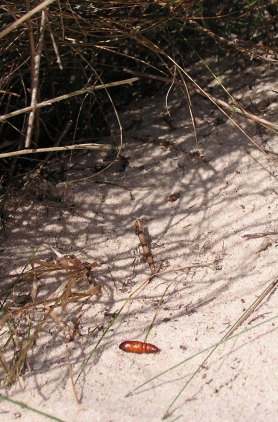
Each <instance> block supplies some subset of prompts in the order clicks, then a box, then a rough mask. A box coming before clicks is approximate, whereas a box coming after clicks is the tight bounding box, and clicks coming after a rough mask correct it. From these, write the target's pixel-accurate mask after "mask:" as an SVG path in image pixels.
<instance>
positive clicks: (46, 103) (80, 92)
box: [0, 78, 139, 122]
mask: <svg viewBox="0 0 278 422" xmlns="http://www.w3.org/2000/svg"><path fill="white" fill-rule="evenodd" d="M138 79H139V78H130V79H125V80H123V81H117V82H111V83H110V84H103V85H96V86H90V87H89V88H83V89H79V90H78V91H74V92H70V93H69V94H65V95H60V96H59V97H55V98H52V99H51V100H46V101H42V102H41V103H38V104H36V106H29V107H24V108H22V109H20V110H16V111H13V112H12V113H9V114H4V115H3V116H0V122H4V121H5V120H7V119H9V118H10V117H14V116H18V115H19V114H22V113H28V112H29V111H31V110H33V109H34V108H36V109H37V108H42V107H46V106H49V105H51V104H53V103H57V102H59V101H62V100H66V99H68V98H71V97H75V96H77V95H83V94H87V93H88V92H89V93H91V92H94V91H97V90H99V89H106V88H111V87H113V86H118V85H125V84H132V83H133V82H135V81H138Z"/></svg>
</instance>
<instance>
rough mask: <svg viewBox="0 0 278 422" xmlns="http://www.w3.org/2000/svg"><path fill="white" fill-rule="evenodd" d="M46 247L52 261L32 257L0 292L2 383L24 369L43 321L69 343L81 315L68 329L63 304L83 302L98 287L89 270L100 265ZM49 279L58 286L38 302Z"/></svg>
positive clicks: (10, 380)
mask: <svg viewBox="0 0 278 422" xmlns="http://www.w3.org/2000/svg"><path fill="white" fill-rule="evenodd" d="M41 246H44V247H48V245H41ZM49 248H50V249H51V250H52V251H54V252H55V253H56V255H57V260H56V262H47V261H44V260H41V259H37V258H33V259H32V260H31V262H30V266H31V269H29V270H28V271H24V272H23V273H22V274H20V275H16V276H14V275H10V276H8V277H10V278H11V277H16V281H15V282H14V283H13V286H12V287H11V288H10V289H9V290H8V291H7V292H3V293H2V303H1V307H0V309H1V312H2V315H3V316H2V318H1V320H0V329H1V352H0V364H1V366H2V369H3V373H4V377H3V379H2V381H4V379H5V381H6V383H8V384H9V383H11V382H14V381H15V380H16V379H17V378H18V376H19V375H20V373H21V372H22V371H24V370H25V369H26V368H28V359H27V354H28V353H29V351H30V349H31V348H32V346H33V345H34V343H35V341H36V339H37V338H38V336H39V335H40V332H41V331H42V328H43V326H44V325H45V324H46V322H47V321H49V320H50V321H51V320H53V322H54V323H55V324H58V325H59V327H60V328H61V329H62V330H63V332H64V337H65V342H66V343H68V342H70V341H73V340H74V337H75V334H76V331H77V328H78V325H79V324H80V319H81V316H82V315H79V316H76V323H75V326H74V327H73V329H71V328H69V327H68V326H67V324H66V323H64V322H63V321H62V319H63V314H64V313H65V311H66V307H67V305H68V304H69V303H76V302H82V303H84V301H88V300H90V298H91V297H92V296H94V295H97V294H98V293H99V292H100V285H95V283H94V278H93V274H92V270H93V269H95V268H97V267H100V264H97V263H96V262H94V263H92V264H89V263H87V262H81V261H80V260H79V259H77V258H76V257H75V256H74V255H69V256H62V255H61V254H59V253H58V252H56V251H55V250H54V249H53V248H51V247H49ZM53 278H54V279H55V278H57V279H58V280H59V283H60V285H59V287H58V288H57V289H56V290H55V292H54V293H52V294H50V295H49V296H48V297H46V298H44V299H40V296H42V295H41V294H40V291H41V290H43V285H44V283H45V282H46V281H47V280H48V279H51V280H52V282H53ZM40 280H43V281H44V283H43V282H41V281H40ZM84 280H85V281H87V284H88V289H87V290H85V291H79V290H80V288H78V285H80V284H81V283H82V282H84ZM42 294H43V293H42ZM58 314H59V316H58Z"/></svg>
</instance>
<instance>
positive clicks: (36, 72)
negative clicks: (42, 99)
mask: <svg viewBox="0 0 278 422" xmlns="http://www.w3.org/2000/svg"><path fill="white" fill-rule="evenodd" d="M45 24H46V14H45V11H44V10H43V11H42V18H41V26H40V36H39V42H38V47H37V52H36V55H35V59H34V80H33V81H32V96H31V107H34V108H33V110H32V111H31V113H30V115H29V119H28V127H27V134H26V140H25V148H29V147H30V144H31V137H32V133H33V128H34V120H35V116H36V104H37V96H38V86H39V74H40V63H41V54H42V47H43V40H44V32H45Z"/></svg>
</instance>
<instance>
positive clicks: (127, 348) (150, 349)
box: [119, 341, 160, 353]
mask: <svg viewBox="0 0 278 422" xmlns="http://www.w3.org/2000/svg"><path fill="white" fill-rule="evenodd" d="M119 348H120V349H121V350H123V351H124V352H129V353H158V352H160V349H159V348H158V347H156V346H154V345H153V344H150V343H142V341H124V342H123V343H121V344H120V345H119Z"/></svg>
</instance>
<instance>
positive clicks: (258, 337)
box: [0, 59, 278, 422]
mask: <svg viewBox="0 0 278 422" xmlns="http://www.w3.org/2000/svg"><path fill="white" fill-rule="evenodd" d="M213 62H214V59H212V60H211V63H213ZM242 69H243V67H240V66H238V65H232V63H230V62H227V61H225V63H224V64H221V65H217V66H216V65H213V70H214V71H215V73H216V74H217V75H219V77H220V79H221V81H222V82H223V83H224V84H225V86H226V87H227V88H228V89H229V90H230V92H231V93H232V94H233V95H234V96H235V98H237V99H238V100H239V101H240V103H241V104H242V105H244V106H245V107H246V108H247V110H248V111H250V112H251V113H254V114H256V115H258V116H261V117H263V118H265V119H268V120H269V121H272V122H276V123H277V116H278V112H277V105H278V95H277V93H275V92H273V91H272V90H276V91H277V90H278V85H277V71H276V70H275V68H271V67H268V66H267V65H261V64H259V63H252V62H250V67H249V68H248V70H247V71H245V74H244V73H243V70H242ZM191 75H192V76H193V77H194V78H196V79H197V80H198V81H199V82H200V84H202V87H203V88H204V89H206V90H208V91H209V92H210V93H212V94H213V95H215V96H218V97H219V98H220V95H221V96H222V98H223V94H221V89H220V88H219V87H217V86H216V84H215V82H213V79H212V77H211V75H210V74H209V73H204V72H203V71H200V65H198V64H196V65H195V66H194V68H193V69H191ZM166 93H167V90H163V92H160V93H159V94H157V95H155V96H154V97H152V98H149V99H147V100H146V99H144V100H138V101H136V102H134V104H132V105H130V106H129V107H126V109H125V110H122V111H121V113H120V115H121V120H122V123H123V128H124V140H125V144H124V148H123V151H122V158H121V160H120V161H119V162H118V163H117V164H115V165H114V166H112V167H111V168H110V169H109V170H108V171H107V172H104V173H102V174H101V175H99V176H97V177H96V179H97V181H98V182H102V183H95V180H96V179H89V180H86V181H83V182H79V183H73V184H65V183H61V184H59V185H57V186H54V185H53V186H52V189H53V193H52V194H49V195H46V197H45V196H44V197H43V198H42V197H41V195H39V194H38V193H36V192H37V191H35V187H34V189H33V190H32V189H31V190H30V191H29V194H28V195H26V196H25V197H24V198H23V199H22V200H21V203H20V206H19V207H18V209H17V211H16V213H15V214H14V213H12V212H11V217H10V220H9V221H8V225H7V230H6V232H5V236H4V238H3V241H2V247H1V252H2V274H7V273H16V272H19V271H21V269H22V268H23V266H24V264H25V263H26V261H27V260H28V258H29V256H30V255H31V253H32V252H33V250H34V248H36V247H37V246H38V245H40V244H41V243H47V244H49V245H51V246H52V247H54V248H56V249H57V250H58V251H59V252H60V253H61V254H65V255H66V254H74V255H75V256H76V257H77V258H79V259H80V260H82V261H87V262H94V261H97V262H99V263H101V264H102V266H101V267H99V268H96V270H95V271H94V276H95V281H96V283H97V284H100V285H101V286H102V287H101V293H100V294H99V295H98V296H92V298H91V299H90V300H89V301H85V302H83V303H81V302H80V303H79V304H77V303H76V304H73V305H70V306H69V307H68V308H67V310H66V311H65V312H64V313H63V314H59V317H60V318H61V320H62V321H63V322H64V323H65V324H67V326H69V327H72V326H73V325H74V323H75V322H76V320H77V318H78V316H79V315H80V314H82V317H81V319H80V324H79V326H78V330H77V333H76V336H75V339H74V341H72V342H70V343H69V344H68V347H69V352H70V359H71V363H72V367H73V373H74V379H76V377H77V375H78V373H79V371H80V369H81V368H82V365H83V364H84V362H85V361H86V359H87V358H88V356H89V355H90V353H91V352H92V350H93V349H94V347H95V346H96V344H97V342H98V341H99V340H100V338H101V336H102V334H103V332H104V330H105V329H107V327H108V326H109V323H110V322H111V321H112V319H113V314H114V313H116V312H118V311H119V309H120V308H121V306H122V305H123V304H124V302H125V300H126V299H127V298H128V297H129V295H130V294H131V293H132V292H134V291H135V290H136V289H137V288H138V287H139V286H140V285H142V283H144V281H146V280H147V279H148V277H149V276H150V269H149V267H148V265H147V263H146V262H144V260H143V259H142V250H141V248H140V244H139V239H138V236H137V235H136V234H135V229H134V223H135V220H136V219H138V218H140V219H142V221H143V222H144V227H145V230H146V233H147V234H148V236H149V241H150V242H151V249H152V253H153V256H154V259H155V262H156V264H157V266H158V267H159V266H160V271H161V272H163V274H161V275H158V276H157V277H154V278H153V279H152V280H151V282H150V283H147V284H146V285H145V286H144V287H142V288H141V289H139V290H138V291H137V293H136V294H134V296H133V298H132V300H130V301H129V302H128V303H127V304H126V306H125V307H124V309H123V311H122V313H121V315H120V316H119V318H118V319H117V320H116V322H115V324H114V325H113V326H112V327H111V329H110V330H109V331H108V332H107V334H106V336H105V337H104V338H103V339H102V341H101V342H100V344H99V346H98V347H97V349H96V351H95V353H94V354H93V355H92V357H91V359H90V360H89V363H88V365H87V367H86V369H85V371H84V372H83V373H82V374H81V376H80V378H79V381H78V383H77V392H78V395H79V397H80V400H81V404H80V405H79V404H77V403H76V401H75V398H74V394H73V391H72V387H71V382H70V378H69V373H68V365H67V353H66V346H65V341H64V335H63V331H62V330H61V328H60V326H59V325H58V324H56V323H54V322H53V320H50V321H49V322H48V323H47V324H46V325H45V326H44V328H43V330H42V332H41V334H40V336H39V338H38V340H37V342H36V345H35V346H34V347H33V349H32V352H31V353H30V354H29V355H28V365H29V369H26V371H25V372H24V374H22V376H21V377H20V382H18V383H16V384H14V385H13V386H12V387H10V388H5V387H2V389H1V393H2V394H3V395H5V396H8V397H10V398H11V399H13V400H17V401H20V402H23V403H25V404H27V405H29V406H31V407H33V408H35V409H38V410H40V411H42V412H45V413H49V414H51V415H54V416H55V417H56V418H57V419H56V420H62V421H67V422H70V421H77V420H82V421H94V422H97V421H99V422H108V421H109V422H116V421H123V420H124V421H130V422H138V421H153V422H155V421H159V420H161V418H162V417H163V415H164V414H165V412H166V411H167V409H168V408H169V406H171V403H172V401H173V400H174V399H175V397H176V396H177V394H178V393H179V392H180V391H181V389H182V388H183V387H184V386H185V384H186V383H187V381H188V380H189V379H190V377H191V375H192V374H193V373H194V371H196V369H197V368H198V366H199V365H200V364H201V363H202V362H203V360H204V359H205V357H206V356H207V355H208V353H209V351H207V352H204V353H202V354H200V355H198V356H196V357H194V358H192V359H190V360H188V361H187V359H188V358H189V357H191V356H194V355H195V354H196V353H198V352H200V351H202V350H204V349H206V348H208V347H210V346H212V345H214V344H215V343H217V342H219V340H220V339H221V338H222V337H223V336H224V335H225V333H227V332H228V330H229V329H230V328H231V327H232V325H233V324H234V323H235V322H236V321H237V319H238V318H239V317H240V316H241V315H242V314H243V313H244V311H245V310H246V309H247V308H248V307H249V306H250V305H251V304H252V303H253V302H254V300H255V299H256V298H257V297H258V296H259V295H260V294H261V293H262V292H263V291H264V289H265V288H266V287H267V286H268V285H269V284H270V282H271V281H272V280H273V278H274V277H275V276H277V271H278V269H277V266H276V262H277V249H276V247H277V246H278V236H277V235H275V234H274V235H268V236H263V237H260V238H255V239H247V238H244V237H243V235H245V234H251V233H260V232H273V231H274V232H275V231H276V230H278V227H277V222H276V219H277V207H278V181H277V176H278V169H277V164H276V163H277V162H278V160H277V158H276V157H277V153H278V145H277V141H278V137H277V135H276V134H274V133H272V132H270V131H268V130H266V129H264V128H263V127H260V126H259V125H258V124H255V123H254V122H250V121H248V120H245V119H239V118H236V117H235V116H234V117H235V119H236V121H237V122H238V123H239V124H240V126H241V127H242V128H243V129H244V130H246V131H247V133H248V134H249V135H251V136H252V137H253V139H254V140H255V141H256V142H257V143H258V144H259V145H260V147H261V148H262V149H264V150H266V151H268V153H269V155H270V156H271V157H272V158H273V159H274V160H276V163H275V162H274V161H272V160H271V159H268V158H267V157H266V156H265V155H264V154H263V153H262V152H261V151H259V150H258V148H256V146H254V145H253V144H252V143H250V141H248V139H247V138H246V137H245V136H244V135H243V134H242V133H241V132H240V131H239V130H238V129H236V128H235V127H234V125H233V124H232V123H231V122H230V121H229V120H227V118H225V116H223V115H222V114H221V113H220V112H219V111H218V110H217V109H216V108H215V107H214V106H213V105H212V104H211V103H210V102H209V101H208V100H206V99H204V98H202V97H200V96H199V95H197V94H196V95H193V103H194V109H195V115H196V122H197V128H198V135H199V143H200V155H199V156H198V154H196V153H195V152H194V151H195V150H196V145H195V140H194V135H193V130H192V125H191V121H190V116H189V111H188V107H187V103H186V100H185V98H184V97H183V95H182V93H181V92H180V91H179V90H178V89H177V88H174V89H172V90H171V91H170V93H169V95H168V97H167V101H168V103H167V104H168V111H167V108H166ZM168 112H169V113H170V115H169V113H168ZM115 130H116V126H115ZM96 159H97V160H98V162H99V163H100V164H101V163H102V164H103V161H102V160H103V156H101V154H96V153H88V152H86V153H79V154H78V155H77V156H76V157H74V159H73V162H74V163H75V166H73V168H72V170H70V172H69V178H70V180H73V179H77V178H81V177H86V176H89V175H92V174H93V170H94V166H95V163H96ZM54 167H55V166H54ZM41 183H42V184H43V183H45V182H43V181H41ZM35 185H36V186H37V187H38V186H39V182H38V181H36V183H35ZM42 186H44V185H42ZM47 186H48V187H49V185H47ZM40 189H43V188H40ZM45 189H46V187H45ZM173 194H179V198H178V199H177V200H176V201H173V202H172V201H169V200H167V197H169V196H170V195H173ZM57 197H59V198H62V202H61V201H60V202H58V201H57V200H56V199H57ZM19 198H20V193H19ZM168 199H169V198H168ZM37 257H38V258H42V259H47V260H50V259H51V258H53V257H54V256H53V254H52V253H51V252H49V251H47V250H41V251H39V252H38V255H37ZM180 267H183V268H184V269H183V270H179V268H180ZM186 267H187V268H186ZM168 270H169V272H166V271H168ZM57 283H59V280H58V281H57V279H56V280H50V281H49V280H48V279H45V280H42V281H40V291H39V295H41V296H39V297H42V298H46V297H48V296H49V294H51V293H53V291H55V290H56V288H57ZM277 302H278V299H277V292H276V291H273V292H272V293H271V294H269V295H267V297H266V298H265V299H264V300H263V301H262V303H261V304H260V305H259V306H258V307H257V308H256V309H255V311H254V312H253V313H252V315H250V317H249V318H248V319H247V320H246V321H245V322H244V324H243V325H242V326H241V327H240V328H238V329H237V331H236V332H235V334H236V333H238V332H240V331H243V330H244V329H246V328H253V329H251V330H249V331H247V332H245V333H244V334H242V335H240V336H238V337H234V338H232V339H230V340H229V341H228V342H227V343H225V344H222V345H221V346H220V347H218V348H217V349H216V350H215V351H214V353H213V354H212V356H211V357H210V358H209V359H208V360H207V362H206V363H205V364H204V365H203V368H202V370H201V371H200V372H199V373H198V374H197V375H196V377H195V378H194V379H193V380H192V381H191V382H190V383H189V385H188V386H187V387H186V388H185V389H184V390H183V391H182V393H181V394H180V396H179V397H178V399H177V400H176V401H175V403H174V404H173V405H172V406H171V407H170V412H171V415H170V416H169V418H168V419H167V420H169V421H173V420H177V419H178V417H179V419H178V420H180V421H214V422H217V421H251V420H252V421H253V422H259V421H264V422H265V421H274V420H276V419H277V412H278V400H277V398H278V390H277V385H278V370H277V369H278V368H277V365H278V363H277V362H278V339H277V331H276V329H277V320H276V319H272V320H270V318H273V317H275V316H277V314H276V311H275V309H276V310H277ZM155 315H156V318H155V321H154V323H153V327H152V329H151V331H150V333H149V335H148V337H147V341H148V342H150V343H153V344H155V345H156V346H157V347H159V348H160V349H161V352H160V353H157V354H142V355H136V354H128V353H125V352H123V351H122V350H120V349H119V344H120V343H121V342H122V341H125V340H139V341H144V340H145V338H146V335H147V333H148V329H149V327H150V326H151V324H152V321H153V318H154V317H155ZM261 323H263V324H262V325H258V324H261ZM256 325H258V326H256ZM255 326H256V327H255ZM2 331H3V330H2ZM180 363H181V364H180ZM177 364H180V365H179V366H178V367H176V368H175V369H172V370H170V371H168V372H167V373H165V374H163V375H162V376H160V377H157V378H156V379H155V380H153V381H151V382H149V383H148V384H146V385H144V386H143V387H142V388H139V389H138V390H137V391H136V392H135V393H134V394H133V395H131V396H129V397H125V396H126V395H127V393H129V392H130V391H132V390H134V389H135V388H136V387H138V386H139V385H140V384H142V383H144V382H146V381H148V380H150V379H151V378H153V377H156V376H158V375H159V374H161V373H162V372H164V371H167V370H168V369H170V368H171V367H173V366H174V365H177ZM0 415H1V416H0V418H1V420H3V421H13V420H16V419H20V420H21V421H27V420H28V421H43V420H46V419H45V417H44V416H42V415H38V414H36V413H33V412H31V411H29V410H26V409H22V408H20V407H18V406H17V405H13V404H11V403H8V402H5V401H1V402H0ZM176 418H177V419H176Z"/></svg>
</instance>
